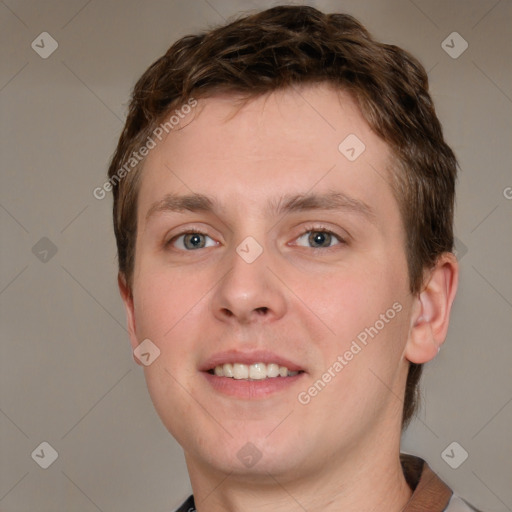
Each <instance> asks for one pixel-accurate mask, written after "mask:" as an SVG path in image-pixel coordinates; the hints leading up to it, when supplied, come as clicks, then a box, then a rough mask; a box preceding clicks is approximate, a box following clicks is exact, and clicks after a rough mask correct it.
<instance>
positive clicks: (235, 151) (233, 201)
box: [138, 84, 393, 222]
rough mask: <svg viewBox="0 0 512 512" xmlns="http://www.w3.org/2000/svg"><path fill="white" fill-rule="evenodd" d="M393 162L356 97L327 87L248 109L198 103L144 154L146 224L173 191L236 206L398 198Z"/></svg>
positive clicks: (221, 100) (235, 103) (235, 102)
mask: <svg viewBox="0 0 512 512" xmlns="http://www.w3.org/2000/svg"><path fill="white" fill-rule="evenodd" d="M354 156H355V157H356V158H354ZM389 156H390V151H389V148H388V146H387V144H385V143H384V141H382V140H381V139H380V138H379V137H378V136H377V135H376V134H375V133H374V132H373V131H372V130H371V128H370V127H369V125H368V124H367V123H366V121H365V120H364V118H363V117H362V115H361V113H360V111H359V108H358V106H357V104H356V103H355V101H354V100H353V99H352V98H351V96H350V95H349V94H348V93H346V92H343V91H338V90H334V89H333V88H332V87H330V86H327V85H323V84H322V85H320V84H319V85H313V86H306V87H301V88H296V89H286V90H281V91H276V92H273V93H271V94H267V95H264V96H259V97H256V98H253V99H250V100H248V101H245V102H243V103H241V102H240V98H238V97H233V96H227V95H222V96H216V97H212V98H207V99H203V100H199V101H198V105H197V107H195V109H194V110H193V111H192V112H191V113H190V114H189V115H188V116H187V117H185V118H184V119H183V120H182V121H181V124H180V125H179V126H178V127H176V128H175V129H173V130H171V132H170V133H169V135H168V136H167V137H166V138H165V139H163V140H162V141H161V142H159V143H158V144H157V147H156V148H155V149H153V150H152V151H151V152H150V154H149V155H148V156H147V159H146V162H145V164H144V169H143V176H142V183H141V188H140V191H139V201H138V203H139V222H140V221H142V220H143V219H144V217H145V216H146V215H147V212H148V211H149V210H150V209H151V208H153V207H154V204H155V202H157V201H158V200H161V199H162V198H163V197H164V195H165V194H168V193H180V194H190V193H198V194H205V195H210V196H211V195H214V196H216V197H217V198H218V199H219V204H221V205H222V204H225V205H231V206H232V207H233V208H234V207H235V206H236V207H237V208H238V209H240V208H242V209H249V208H250V207H252V208H256V207H257V205H259V204H260V205H262V206H263V205H267V204H268V202H269V199H270V200H272V196H275V197H278V196H282V193H283V192H286V193H289V194H292V193H296V194H304V193H308V192H311V191H314V192H325V191H333V190H334V191H339V192H342V193H344V194H347V195H348V196H351V197H354V198H356V199H357V198H358V199H360V200H361V201H363V202H364V201H365V200H366V199H368V200H370V199H371V201H372V202H377V203H379V202H382V201H383V200H388V201H389V200H393V197H392V196H391V188H390V186H389V181H390V180H389V178H388V176H389V175H388V172H389V171H388V170H387V167H388V163H389ZM379 190H380V193H379ZM372 196H373V197H372Z"/></svg>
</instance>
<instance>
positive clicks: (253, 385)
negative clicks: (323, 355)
mask: <svg viewBox="0 0 512 512" xmlns="http://www.w3.org/2000/svg"><path fill="white" fill-rule="evenodd" d="M202 373H203V375H204V376H205V378H206V380H207V381H208V383H209V384H210V385H211V386H212V388H213V389H215V391H218V392H219V393H223V394H224V395H228V396H232V397H236V398H244V399H257V398H266V397H268V396H270V395H272V394H274V393H278V392H279V391H283V390H286V389H289V388H290V387H292V386H293V385H294V384H295V383H297V381H299V380H300V379H301V378H302V377H303V376H304V375H305V373H298V374H297V375H293V376H292V377H272V378H267V379H261V380H243V379H232V378H230V377H218V376H217V375H212V374H211V373H208V372H202Z"/></svg>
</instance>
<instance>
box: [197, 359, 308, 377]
mask: <svg viewBox="0 0 512 512" xmlns="http://www.w3.org/2000/svg"><path fill="white" fill-rule="evenodd" d="M207 373H209V374H210V375H216V376H217V377H227V378H230V379H236V380H248V381H252V380H264V379H274V378H277V377H294V376H295V375H298V374H299V373H304V371H303V370H299V371H290V370H288V368H287V367H286V366H280V365H278V364H277V363H268V364H265V363H253V364H243V363H225V364H222V365H217V366H215V368H211V369H210V370H208V371H207Z"/></svg>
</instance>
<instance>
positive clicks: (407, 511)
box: [173, 453, 479, 512]
mask: <svg viewBox="0 0 512 512" xmlns="http://www.w3.org/2000/svg"><path fill="white" fill-rule="evenodd" d="M400 462H401V464H402V469H403V472H404V476H405V480H406V482H407V484H408V485H409V487H410V488H411V490H412V491H413V494H412V496H411V499H410V500H409V502H408V503H407V505H406V507H405V508H404V509H403V512H479V511H478V510H477V509H476V508H474V507H472V506H471V505H470V504H469V503H467V502H466V501H464V500H463V499H462V498H461V497H460V496H456V495H455V494H454V493H453V491H452V490H451V489H450V488H449V487H448V486H447V485H446V484H445V483H444V482H443V481H442V480H441V479H440V478H439V477H438V476H437V475H436V474H435V473H434V472H433V471H432V470H431V469H430V467H429V465H428V464H427V463H426V462H425V461H424V460H423V459H420V458H419V457H415V456H414V455H407V454H404V453H401V454H400ZM195 510H196V508H195V504H194V496H189V497H188V499H187V500H186V501H185V502H184V503H183V504H182V505H181V506H180V507H178V508H177V509H175V510H174V511H173V512H194V511H195Z"/></svg>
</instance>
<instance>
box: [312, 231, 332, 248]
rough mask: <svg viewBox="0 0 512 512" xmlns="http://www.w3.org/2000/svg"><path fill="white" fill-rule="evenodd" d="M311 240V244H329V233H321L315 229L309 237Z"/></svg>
mask: <svg viewBox="0 0 512 512" xmlns="http://www.w3.org/2000/svg"><path fill="white" fill-rule="evenodd" d="M311 240H312V242H313V244H318V245H321V246H322V245H323V246H329V244H330V241H331V240H330V235H329V233H322V232H320V231H317V232H316V233H314V234H313V235H312V237H311Z"/></svg>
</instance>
